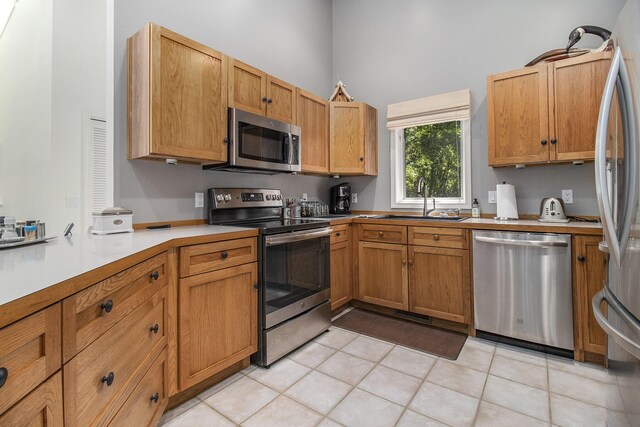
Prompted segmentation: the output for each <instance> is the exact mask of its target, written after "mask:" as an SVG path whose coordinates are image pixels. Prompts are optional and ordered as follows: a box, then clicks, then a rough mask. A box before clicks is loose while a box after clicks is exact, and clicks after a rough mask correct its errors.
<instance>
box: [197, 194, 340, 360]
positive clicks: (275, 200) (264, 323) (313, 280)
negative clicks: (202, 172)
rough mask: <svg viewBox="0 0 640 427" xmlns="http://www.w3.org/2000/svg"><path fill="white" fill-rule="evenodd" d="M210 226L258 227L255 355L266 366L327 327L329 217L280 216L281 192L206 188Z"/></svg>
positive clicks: (329, 317)
mask: <svg viewBox="0 0 640 427" xmlns="http://www.w3.org/2000/svg"><path fill="white" fill-rule="evenodd" d="M207 196H208V206H209V208H208V217H209V224H218V225H225V224H226V225H237V226H244V227H252V228H257V229H258V230H259V233H260V236H259V252H258V261H259V262H258V276H259V278H260V283H259V300H258V301H259V304H258V307H259V313H258V314H259V317H258V318H259V330H258V353H256V354H255V355H253V356H252V361H253V362H254V363H256V364H258V365H261V366H269V365H271V364H272V363H273V362H275V361H276V360H278V359H280V358H281V357H283V356H285V355H286V354H288V353H290V352H291V351H292V350H294V349H296V348H298V347H299V346H301V345H302V344H304V343H306V342H307V341H309V340H311V339H313V338H314V337H316V336H317V335H319V334H320V333H322V332H323V331H325V330H327V329H328V328H329V326H331V308H330V307H331V303H330V300H329V297H330V270H329V257H330V249H329V236H330V234H331V231H332V230H331V228H330V227H329V222H328V221H322V220H310V219H283V218H282V214H281V212H282V207H283V197H282V194H281V193H280V190H272V189H254V188H210V189H209V190H208V194H207Z"/></svg>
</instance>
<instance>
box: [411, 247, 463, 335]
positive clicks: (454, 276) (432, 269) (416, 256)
mask: <svg viewBox="0 0 640 427" xmlns="http://www.w3.org/2000/svg"><path fill="white" fill-rule="evenodd" d="M409 311H411V312H414V313H419V314H424V315H426V316H433V317H437V318H440V319H445V320H450V321H453V322H459V323H470V322H471V285H470V274H469V251H467V250H461V249H447V248H433V247H428V246H409Z"/></svg>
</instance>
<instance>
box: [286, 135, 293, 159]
mask: <svg viewBox="0 0 640 427" xmlns="http://www.w3.org/2000/svg"><path fill="white" fill-rule="evenodd" d="M287 140H288V141H289V158H288V159H287V164H288V165H290V166H291V165H292V164H293V135H291V132H288V133H287Z"/></svg>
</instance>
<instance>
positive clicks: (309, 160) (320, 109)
mask: <svg viewBox="0 0 640 427" xmlns="http://www.w3.org/2000/svg"><path fill="white" fill-rule="evenodd" d="M297 95H298V96H297V98H298V99H297V103H298V106H297V120H296V124H297V125H298V126H300V130H301V132H302V135H301V141H302V149H301V153H300V154H301V157H302V172H309V173H318V174H328V173H329V101H327V100H326V99H322V98H320V97H319V96H316V95H314V94H312V93H310V92H307V91H305V90H302V89H300V88H298V89H297Z"/></svg>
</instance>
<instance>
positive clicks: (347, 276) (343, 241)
mask: <svg viewBox="0 0 640 427" xmlns="http://www.w3.org/2000/svg"><path fill="white" fill-rule="evenodd" d="M332 228H333V233H332V234H331V310H335V309H337V308H339V307H342V306H343V305H345V304H347V303H348V302H349V301H351V300H352V299H353V288H352V286H351V278H352V256H351V225H336V226H333V227H332Z"/></svg>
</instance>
